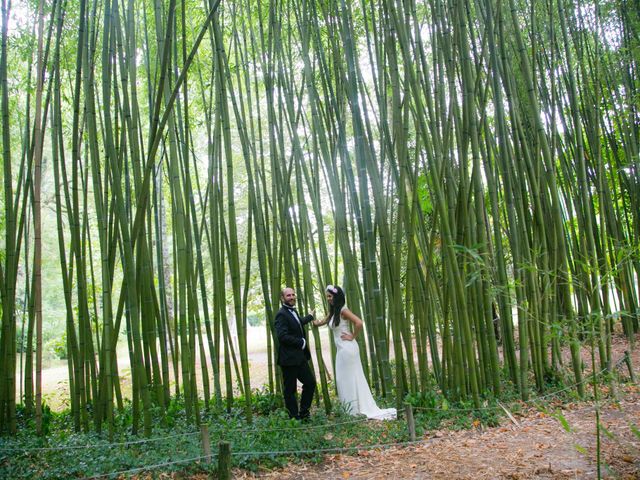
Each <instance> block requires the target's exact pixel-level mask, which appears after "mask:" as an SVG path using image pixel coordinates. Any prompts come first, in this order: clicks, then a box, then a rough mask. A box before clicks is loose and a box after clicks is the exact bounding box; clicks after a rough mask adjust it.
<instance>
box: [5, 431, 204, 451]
mask: <svg viewBox="0 0 640 480" xmlns="http://www.w3.org/2000/svg"><path fill="white" fill-rule="evenodd" d="M199 434H200V432H188V433H177V434H175V435H167V436H165V437H155V438H143V439H140V440H131V441H128V442H114V443H89V444H86V445H68V446H65V447H34V448H13V447H0V452H16V451H17V452H21V453H29V452H51V451H61V450H87V449H91V448H108V447H118V446H128V445H137V444H141V443H152V442H159V441H162V440H170V439H172V438H179V437H187V436H193V435H199Z"/></svg>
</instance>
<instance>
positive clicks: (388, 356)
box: [0, 0, 640, 434]
mask: <svg viewBox="0 0 640 480" xmlns="http://www.w3.org/2000/svg"><path fill="white" fill-rule="evenodd" d="M12 9H17V10H16V11H17V12H18V13H20V12H22V13H23V14H24V13H25V12H32V13H37V15H32V14H29V15H25V18H29V19H32V18H34V19H35V20H29V21H28V22H26V21H25V20H23V22H22V23H19V22H18V23H16V21H15V19H14V10H12ZM638 12H640V8H638V3H637V1H636V2H634V1H632V0H631V1H630V0H622V1H619V2H612V1H608V0H603V1H594V2H575V3H574V2H569V1H567V0H549V1H546V2H517V1H516V0H509V1H494V0H477V1H469V0H467V1H459V2H453V1H444V2H435V1H432V0H428V1H424V2H416V1H415V0H407V1H382V2H373V1H368V0H359V1H348V0H336V1H326V0H325V1H319V2H315V1H311V0H287V1H284V0H283V1H266V0H238V1H234V2H226V1H222V2H220V1H219V0H216V1H214V0H153V1H152V0H101V1H98V0H79V1H78V2H71V1H68V0H46V1H45V0H39V1H38V2H36V1H30V2H26V1H25V2H19V1H17V0H14V1H13V2H9V1H8V0H2V50H1V57H0V76H1V78H0V80H1V82H0V83H1V88H2V104H1V105H2V106H1V108H2V127H1V128H2V158H3V170H2V176H3V184H2V185H3V187H2V192H3V196H2V204H3V210H2V217H1V218H0V221H1V225H2V232H3V249H2V257H1V260H2V262H1V269H0V288H1V291H2V331H1V338H0V361H1V364H0V419H1V420H0V421H1V429H2V431H3V432H10V433H15V431H16V425H17V421H16V406H17V404H24V407H25V412H26V414H27V415H35V418H36V422H37V424H38V426H39V425H40V421H41V420H40V419H41V412H42V396H41V394H42V391H41V389H42V386H41V374H42V373H41V367H42V357H41V355H42V322H43V321H45V322H46V321H60V322H62V321H64V322H65V325H66V342H67V350H68V355H69V357H68V370H69V387H70V397H69V405H70V408H71V412H72V414H73V418H74V422H75V427H76V429H78V430H85V431H86V430H89V429H90V428H95V429H96V430H98V431H100V430H101V429H103V428H104V429H108V431H109V432H110V433H112V432H113V429H114V410H115V409H118V408H122V406H123V401H124V400H123V388H122V387H123V383H124V382H125V379H124V378H123V376H122V372H120V371H119V370H118V364H117V361H116V349H117V347H118V346H119V344H120V343H122V342H126V345H127V348H126V351H128V354H129V356H130V364H131V376H130V382H131V385H132V388H131V400H132V405H133V414H134V427H135V429H136V430H137V429H138V428H142V429H143V431H144V433H145V434H149V433H150V432H151V429H152V425H151V411H152V409H153V408H159V409H160V410H163V409H166V408H167V406H168V405H169V402H170V400H171V398H172V397H175V396H179V397H182V398H183V400H184V405H185V409H186V414H187V416H188V417H189V418H190V419H191V420H192V421H193V422H198V419H199V418H200V416H201V413H202V412H201V409H202V408H205V409H208V408H210V407H211V405H212V404H216V405H219V406H224V405H226V406H230V401H231V398H232V397H233V395H236V396H237V395H241V396H242V397H243V398H244V400H245V405H246V415H247V417H248V418H250V416H251V387H252V385H251V372H250V370H249V362H248V352H247V311H248V306H249V303H250V302H255V301H256V300H255V299H256V297H258V300H257V301H258V302H259V303H261V304H262V305H264V310H263V313H262V314H263V315H264V317H265V318H266V319H268V320H271V319H273V315H274V312H275V310H276V309H277V308H278V303H279V298H278V297H279V292H280V289H281V288H282V287H283V286H284V285H291V286H294V287H295V288H296V289H297V290H298V293H299V303H300V307H301V310H304V311H310V310H312V309H314V308H315V309H318V311H321V310H322V308H323V306H322V304H321V303H320V302H321V300H322V291H323V285H326V284H328V283H338V284H341V285H344V287H345V290H346V292H347V296H348V302H349V305H350V307H351V309H352V310H354V311H355V312H356V313H357V314H358V315H360V316H361V317H362V318H364V319H365V324H366V332H365V333H366V335H365V336H364V339H363V340H362V343H361V351H362V355H363V357H364V359H365V360H366V361H365V362H364V364H365V366H366V373H367V375H368V377H369V379H370V382H371V384H372V386H374V387H375V389H376V390H377V391H378V393H380V394H381V395H385V396H391V397H393V398H395V399H396V402H397V404H398V405H400V404H401V402H402V400H403V398H404V396H405V395H406V394H407V393H409V392H418V391H425V390H430V389H440V390H442V391H443V392H444V393H445V394H446V395H447V396H448V397H449V398H451V399H454V400H456V399H470V400H472V401H473V402H474V403H475V404H476V405H479V404H480V402H481V399H482V398H483V396H486V395H493V396H496V397H499V396H500V395H501V389H502V388H503V387H504V385H506V384H507V383H512V384H513V385H515V388H516V389H517V391H518V392H519V394H520V396H521V397H522V398H523V399H525V400H526V399H527V398H529V397H530V396H531V395H532V393H533V392H542V391H544V389H545V383H546V381H547V380H548V379H549V378H551V377H559V378H564V381H566V382H567V383H568V384H569V383H575V384H577V387H576V388H577V391H578V393H579V394H581V395H582V394H583V393H584V378H583V368H584V366H583V364H582V361H581V359H580V356H579V355H580V351H579V350H580V345H581V342H586V343H593V345H595V348H596V353H597V359H598V361H599V363H598V367H599V368H601V369H610V368H611V367H612V362H613V361H614V360H616V359H614V358H612V354H611V339H612V334H613V332H614V330H622V331H623V332H624V333H625V334H626V335H627V336H628V337H629V341H630V342H632V341H633V334H634V333H637V332H638V329H639V320H640V317H639V314H640V312H639V310H638V296H639V294H640V292H639V290H638V275H639V274H640V254H639V249H638V245H639V244H640V219H639V218H638V217H639V215H640V173H639V166H640V165H639V162H640V159H639V151H638V146H639V139H640V112H639V111H638V108H639V102H638V95H639V93H638V89H639V88H640V78H639V76H638V75H639V70H638V67H639V65H638V62H639V58H638V51H639V50H638V49H639V48H640V19H639V18H638ZM46 185H52V186H51V187H50V188H49V189H48V190H47V189H46ZM43 186H45V187H43ZM43 188H45V192H44V194H43ZM43 195H44V196H45V197H44V198H43ZM43 200H44V201H45V204H46V206H45V205H43ZM51 212H55V225H56V226H57V227H56V228H57V233H56V235H57V237H56V238H57V240H58V254H59V261H57V262H58V263H59V269H60V276H61V278H60V282H59V283H56V284H55V285H47V284H44V283H43V280H42V276H41V267H42V258H41V256H42V232H41V229H42V218H43V215H50V214H51ZM51 225H53V223H51ZM51 288H59V289H60V291H59V293H58V295H59V296H61V297H64V302H65V306H66V318H64V319H62V318H56V319H52V318H47V312H46V310H43V307H42V291H43V290H45V291H46V290H47V289H51ZM265 335H267V336H268V337H269V344H268V345H269V377H268V378H269V382H268V383H269V385H268V386H269V388H271V389H272V390H275V389H278V388H279V372H278V371H277V369H276V368H275V362H274V358H273V357H274V351H275V349H274V347H275V345H274V342H275V341H276V339H275V338H274V337H273V332H272V330H271V324H270V322H269V321H268V322H267V326H266V330H265ZM313 335H314V337H315V341H316V345H318V347H317V350H316V355H315V356H314V368H315V371H316V374H317V378H318V379H319V380H320V383H321V385H322V387H321V388H320V395H319V397H320V402H321V405H322V406H323V407H324V408H326V409H330V408H331V398H330V388H329V386H328V385H327V378H328V375H327V373H328V372H330V371H331V365H325V364H324V363H323V361H322V358H321V356H320V347H319V344H320V336H319V335H318V333H317V332H314V333H313ZM234 338H237V341H235V340H233V339H234ZM563 350H564V351H566V350H570V353H571V355H570V359H569V360H568V358H569V357H566V356H565V357H563V356H562V352H563ZM34 361H35V363H34ZM18 365H20V366H21V368H22V366H23V365H24V372H25V373H24V376H23V377H24V379H23V382H24V383H23V385H18V384H17V382H18V381H19V378H20V377H19V375H17V366H18ZM567 372H571V375H572V378H570V377H569V376H568V375H566V374H567ZM234 379H237V381H236V380H234ZM126 381H129V380H126ZM254 387H255V385H254ZM225 402H226V403H225ZM91 424H93V427H91Z"/></svg>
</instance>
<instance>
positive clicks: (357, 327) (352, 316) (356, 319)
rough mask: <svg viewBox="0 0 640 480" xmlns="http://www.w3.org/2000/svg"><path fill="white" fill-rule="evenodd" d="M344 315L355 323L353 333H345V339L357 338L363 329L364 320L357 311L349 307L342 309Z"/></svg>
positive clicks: (343, 336) (343, 335)
mask: <svg viewBox="0 0 640 480" xmlns="http://www.w3.org/2000/svg"><path fill="white" fill-rule="evenodd" d="M342 316H343V317H344V318H346V319H347V320H349V321H350V322H351V323H353V333H352V334H348V333H343V334H342V338H343V339H344V340H355V338H356V337H357V336H358V334H359V333H360V331H361V330H362V320H361V319H360V317H358V316H357V315H356V314H355V313H353V312H352V311H351V310H349V309H348V308H345V309H344V310H342Z"/></svg>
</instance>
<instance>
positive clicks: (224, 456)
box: [218, 440, 231, 480]
mask: <svg viewBox="0 0 640 480" xmlns="http://www.w3.org/2000/svg"><path fill="white" fill-rule="evenodd" d="M218 479H219V480H230V479H231V445H230V444H229V442H225V441H224V440H222V441H220V443H219V444H218Z"/></svg>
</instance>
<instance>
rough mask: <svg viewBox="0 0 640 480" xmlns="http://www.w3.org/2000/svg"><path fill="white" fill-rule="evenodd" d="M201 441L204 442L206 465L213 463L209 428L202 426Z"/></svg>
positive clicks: (203, 450)
mask: <svg viewBox="0 0 640 480" xmlns="http://www.w3.org/2000/svg"><path fill="white" fill-rule="evenodd" d="M200 440H201V441H202V453H203V454H204V461H205V463H211V443H210V441H209V427H208V426H207V425H205V424H202V425H200Z"/></svg>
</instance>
